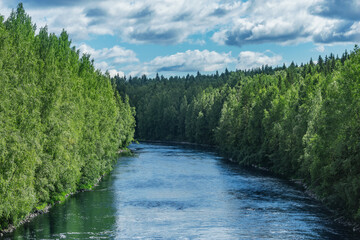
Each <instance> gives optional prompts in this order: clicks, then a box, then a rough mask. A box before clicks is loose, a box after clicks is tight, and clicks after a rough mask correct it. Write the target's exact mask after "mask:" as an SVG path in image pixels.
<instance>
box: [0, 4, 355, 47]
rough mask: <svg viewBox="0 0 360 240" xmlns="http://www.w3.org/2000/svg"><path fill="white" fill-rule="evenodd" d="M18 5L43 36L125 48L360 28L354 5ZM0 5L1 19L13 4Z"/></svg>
mask: <svg viewBox="0 0 360 240" xmlns="http://www.w3.org/2000/svg"><path fill="white" fill-rule="evenodd" d="M24 2H25V3H24V6H25V9H26V10H27V12H28V13H29V14H30V15H31V16H32V18H33V21H34V22H36V23H37V25H38V26H44V25H45V24H47V25H48V26H49V32H55V33H57V34H59V33H60V32H61V30H62V29H63V28H65V29H66V30H67V31H68V33H69V34H70V36H71V38H72V39H74V40H75V41H81V40H86V39H89V38H90V37H91V36H93V35H114V36H118V37H119V38H120V39H122V40H123V41H126V42H130V43H155V44H177V43H180V42H184V41H187V40H189V37H190V36H192V35H195V34H206V33H209V32H215V33H214V34H213V37H212V39H213V40H214V41H215V42H217V43H221V44H227V45H238V46H242V45H245V44H254V43H255V44H256V43H264V42H275V43H280V44H295V43H299V42H309V41H314V42H315V43H332V42H354V41H359V39H360V36H359V34H357V32H355V31H356V30H358V29H357V26H358V25H359V23H360V17H359V14H358V9H359V6H360V5H359V1H358V0H348V1H343V2H342V1H339V0H293V1H283V0H249V1H246V2H243V1H240V0H232V1H220V0H198V1H193V0H178V1H173V0H143V1H132V0H124V1H116V0H103V1H83V0H81V1H36V0H27V1H24ZM0 4H1V5H0V6H1V9H2V14H6V13H7V12H9V11H8V9H9V5H10V4H15V1H9V2H8V3H6V4H5V3H0ZM340 4H341V5H340ZM338 5H340V7H339V6H338ZM10 7H12V8H14V7H16V6H10ZM3 9H4V10H3Z"/></svg>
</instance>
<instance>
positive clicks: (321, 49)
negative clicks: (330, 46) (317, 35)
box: [316, 45, 325, 53]
mask: <svg viewBox="0 0 360 240" xmlns="http://www.w3.org/2000/svg"><path fill="white" fill-rule="evenodd" d="M316 51H318V52H321V53H322V52H324V51H325V46H324V45H318V46H317V47H316Z"/></svg>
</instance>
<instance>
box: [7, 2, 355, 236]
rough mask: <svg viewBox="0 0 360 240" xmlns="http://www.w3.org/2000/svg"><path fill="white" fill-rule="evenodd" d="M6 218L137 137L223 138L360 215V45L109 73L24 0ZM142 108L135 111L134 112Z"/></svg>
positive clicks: (95, 168)
mask: <svg viewBox="0 0 360 240" xmlns="http://www.w3.org/2000/svg"><path fill="white" fill-rule="evenodd" d="M0 86H1V87H0V136H1V137H0V230H1V229H6V228H7V227H9V226H10V225H17V224H18V223H19V222H20V221H21V220H22V219H24V217H26V216H27V215H28V214H29V213H31V212H34V211H37V210H42V209H43V208H45V207H46V206H48V205H50V204H53V203H55V202H58V201H61V200H63V199H64V198H65V196H66V195H67V194H69V193H73V192H76V191H78V190H81V189H89V188H91V187H92V186H93V185H94V184H95V183H96V182H97V181H98V179H99V178H100V177H101V176H102V175H104V174H106V173H108V172H109V171H110V170H111V169H112V166H113V164H114V163H115V162H116V159H117V153H118V152H119V150H120V149H123V148H125V147H126V146H127V145H128V144H129V143H131V142H132V141H133V139H134V137H135V139H137V140H162V141H178V142H180V141H186V142H191V143H197V144H207V145H211V146H214V147H216V148H217V149H218V151H219V152H221V153H222V154H223V155H224V156H226V157H227V158H229V159H231V160H232V161H236V162H238V163H239V164H241V165H243V166H257V167H263V168H267V169H269V170H271V171H272V172H273V173H275V174H279V175H281V176H284V177H286V178H289V179H298V180H301V181H302V182H303V183H304V184H306V185H307V186H308V187H309V188H310V189H311V190H312V191H313V192H314V193H315V194H316V195H317V196H318V198H319V199H321V200H322V201H323V202H324V203H325V204H326V205H327V206H329V207H330V208H331V209H334V210H336V211H337V212H338V213H339V214H341V215H343V216H346V217H347V218H349V219H351V220H354V221H356V222H360V161H359V159H360V141H359V139H360V49H359V47H358V46H355V47H354V49H353V50H352V51H351V52H350V53H348V52H345V53H344V54H343V55H342V56H340V57H339V56H334V55H333V54H331V55H330V56H325V57H324V58H323V57H321V56H319V58H318V59H317V61H316V62H314V61H313V60H312V59H310V61H309V62H308V63H305V64H301V65H297V64H295V63H293V62H292V63H291V64H290V65H289V66H286V65H283V66H280V67H270V66H267V65H266V66H262V67H261V68H257V69H251V70H236V71H228V70H227V69H226V70H225V72H224V73H218V72H216V73H214V74H210V75H203V74H201V73H199V72H198V73H197V74H196V75H195V76H193V75H187V76H183V77H178V76H174V77H164V76H159V75H158V74H157V75H156V77H154V78H149V77H147V76H145V75H143V76H141V77H128V78H126V77H121V76H119V75H117V76H115V77H110V75H109V74H108V73H105V74H103V73H101V71H100V70H96V69H95V67H94V60H92V59H91V56H90V55H86V54H85V55H82V56H80V52H79V51H78V50H76V48H75V47H71V41H70V39H69V36H68V34H67V33H66V31H63V32H62V33H61V34H60V35H59V36H56V35H55V34H53V33H49V32H48V29H47V27H43V28H40V30H39V31H38V33H36V26H35V24H33V23H32V21H31V18H30V16H29V15H27V14H26V13H25V10H24V8H23V6H22V4H19V6H18V8H17V9H16V10H14V11H13V12H12V13H11V14H10V16H9V17H8V18H7V19H6V20H5V19H4V17H2V16H0ZM135 111H136V114H135Z"/></svg>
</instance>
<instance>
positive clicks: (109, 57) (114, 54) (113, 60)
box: [78, 43, 139, 75]
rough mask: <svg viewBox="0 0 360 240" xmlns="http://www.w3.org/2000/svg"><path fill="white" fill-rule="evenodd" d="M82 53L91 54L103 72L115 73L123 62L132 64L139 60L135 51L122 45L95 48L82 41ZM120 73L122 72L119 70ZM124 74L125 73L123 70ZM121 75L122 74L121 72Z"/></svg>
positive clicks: (80, 48)
mask: <svg viewBox="0 0 360 240" xmlns="http://www.w3.org/2000/svg"><path fill="white" fill-rule="evenodd" d="M78 49H79V50H80V53H81V54H85V53H86V54H90V55H91V57H92V58H94V60H95V63H94V65H95V68H97V69H100V70H101V71H102V72H103V73H104V72H105V71H106V70H109V72H110V71H111V73H114V70H115V69H116V68H120V65H122V64H130V63H134V62H139V59H138V58H137V57H136V54H135V52H134V51H132V50H130V49H125V48H123V47H120V46H117V45H116V46H113V47H112V48H103V49H98V50H95V49H93V48H92V47H90V46H89V45H87V44H85V43H82V44H80V46H78ZM119 73H120V72H119ZM122 74H124V73H123V72H122ZM120 75H121V74H120Z"/></svg>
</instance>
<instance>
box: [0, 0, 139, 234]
mask: <svg viewBox="0 0 360 240" xmlns="http://www.w3.org/2000/svg"><path fill="white" fill-rule="evenodd" d="M70 45H71V42H70V40H69V37H68V35H67V33H66V32H65V31H63V32H62V33H61V34H60V36H56V35H55V34H49V33H48V31H47V28H46V27H44V28H41V29H40V31H39V33H38V34H37V35H36V34H35V25H34V24H33V23H32V22H31V18H30V17H29V16H28V15H27V14H26V13H25V11H24V8H23V6H22V4H19V5H18V8H17V10H16V11H13V12H12V13H11V15H10V16H9V17H8V19H7V20H4V18H3V17H2V16H0V230H1V229H4V228H7V227H8V226H9V224H14V225H16V224H17V223H18V222H19V221H20V220H21V219H22V218H24V217H25V216H26V215H27V214H28V213H30V212H32V211H34V210H36V209H41V208H43V207H45V206H46V205H47V204H49V203H53V202H56V201H58V200H61V199H63V198H64V196H65V195H66V194H67V193H70V192H74V191H76V190H78V189H84V188H89V187H91V186H92V185H93V184H94V183H95V182H96V180H97V179H98V178H99V177H100V176H101V175H103V174H104V173H106V172H108V171H109V170H110V169H111V166H112V164H113V163H114V161H115V160H116V154H117V151H118V150H119V148H124V147H125V146H127V145H128V144H129V143H130V141H131V140H132V139H133V131H134V125H135V120H134V117H133V114H134V111H133V108H131V107H130V105H129V103H128V100H127V99H126V98H124V99H122V98H121V97H120V95H119V94H118V93H117V91H116V90H115V88H114V87H113V86H112V85H111V81H110V77H109V76H106V75H103V74H101V73H100V71H97V70H95V69H94V66H93V62H92V61H91V60H90V56H88V55H84V56H82V57H79V51H76V49H75V48H71V47H70Z"/></svg>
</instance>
